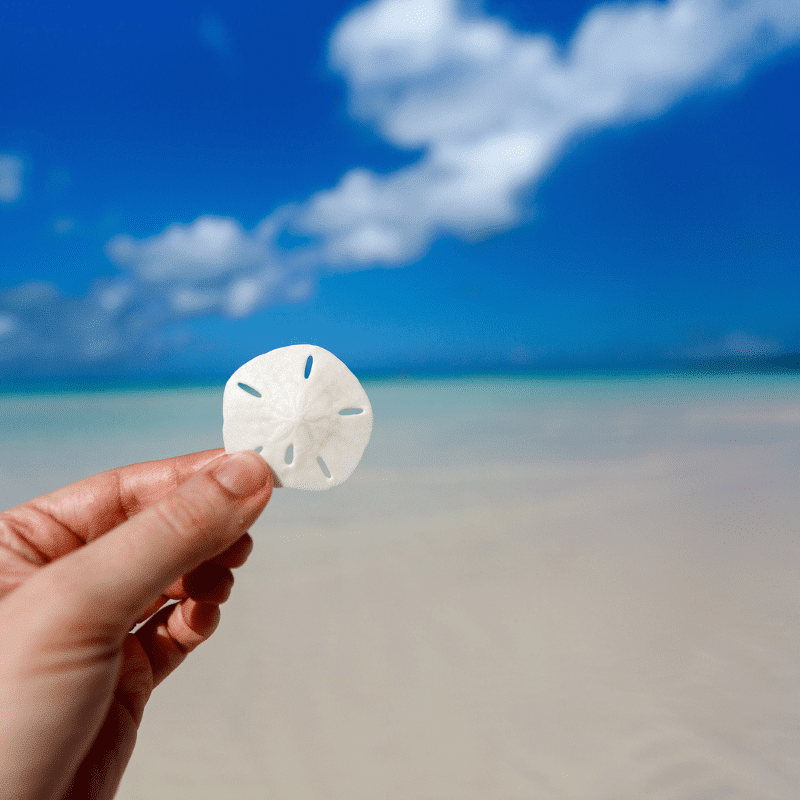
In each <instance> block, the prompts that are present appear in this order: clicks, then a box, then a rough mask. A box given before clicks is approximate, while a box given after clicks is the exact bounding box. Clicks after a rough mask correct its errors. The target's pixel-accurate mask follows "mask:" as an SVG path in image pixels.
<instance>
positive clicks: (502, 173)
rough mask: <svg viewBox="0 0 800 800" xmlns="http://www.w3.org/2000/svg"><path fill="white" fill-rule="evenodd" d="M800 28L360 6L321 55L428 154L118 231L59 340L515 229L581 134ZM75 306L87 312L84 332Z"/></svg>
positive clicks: (213, 43) (702, 2) (252, 300)
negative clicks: (114, 268)
mask: <svg viewBox="0 0 800 800" xmlns="http://www.w3.org/2000/svg"><path fill="white" fill-rule="evenodd" d="M209 19H211V18H209ZM201 34H202V36H203V37H204V41H205V42H206V44H208V46H210V47H212V49H214V50H215V51H217V52H218V53H219V54H224V53H225V52H227V51H229V49H230V42H229V39H226V36H227V34H225V31H224V29H223V28H222V27H220V26H218V25H216V23H214V22H213V20H212V21H211V22H209V21H208V20H207V21H206V23H204V27H203V30H202V31H201ZM798 40H800V0H738V2H737V1H735V0H670V2H667V3H652V2H639V3H630V4H612V5H599V6H596V7H595V8H594V9H592V10H590V11H589V12H588V13H587V15H586V16H585V17H584V19H583V20H582V22H581V23H580V25H579V26H578V28H577V30H576V31H575V33H574V35H573V36H572V38H571V39H570V40H569V42H568V43H567V44H566V45H565V46H563V47H562V46H559V45H558V44H557V43H556V42H555V41H554V40H553V39H552V38H550V37H548V36H546V35H543V34H531V33H525V32H520V31H516V30H514V29H512V28H511V27H510V26H509V25H508V24H507V23H506V22H505V21H503V20H501V19H498V18H493V17H489V16H487V15H484V14H481V13H478V12H471V13H467V12H466V11H465V10H464V9H463V8H462V7H461V6H459V5H458V4H457V3H456V2H455V0H376V1H375V2H371V3H368V4H366V5H364V6H361V7H358V8H356V9H355V10H353V11H352V12H350V13H349V14H348V15H347V16H346V17H344V19H342V21H341V22H340V23H339V24H338V25H337V27H336V28H335V30H334V31H333V33H332V36H331V40H330V51H329V59H330V65H331V68H332V69H333V70H335V71H336V72H338V73H339V74H341V75H342V77H343V78H344V80H345V81H346V83H347V86H348V90H349V97H350V100H349V103H350V110H351V113H352V114H353V116H355V117H356V118H358V119H360V120H363V121H365V122H367V123H369V124H371V125H373V126H374V127H375V129H376V130H377V131H378V132H379V133H380V134H381V135H382V136H383V137H384V138H385V139H386V140H387V141H388V142H390V143H391V144H393V145H395V146H397V147H399V148H404V149H411V150H420V151H421V156H420V158H419V159H418V161H417V162H415V163H413V164H412V165H411V166H408V167H406V168H404V169H400V170H397V171H395V172H393V173H390V174H387V175H380V174H377V173H375V172H374V171H372V170H370V169H368V168H364V167H358V168H355V169H352V170H350V171H349V172H347V173H346V174H345V175H344V176H343V177H342V178H341V180H340V181H339V183H338V184H337V185H336V186H335V187H333V188H330V189H325V190H322V191H319V192H317V193H315V194H314V195H312V196H311V197H310V198H309V199H308V200H307V201H306V202H305V203H301V204H299V205H295V206H285V207H283V208H280V209H278V210H277V211H276V212H274V213H273V214H271V215H270V216H269V217H267V218H266V219H265V220H264V221H263V222H262V223H261V224H260V225H259V226H257V227H256V228H255V229H254V230H251V231H247V230H245V229H244V228H243V227H242V226H241V225H240V223H239V222H237V221H236V220H234V219H229V218H224V217H209V216H205V217H200V218H199V219H197V220H195V221H194V222H193V223H191V224H189V225H179V224H173V225H169V226H168V227H167V228H166V229H165V230H164V231H162V232H161V233H158V234H155V235H154V236H151V237H149V238H147V239H142V240H136V239H133V238H131V237H129V236H125V235H120V236H117V237H115V238H114V239H112V240H111V241H110V242H109V243H108V247H107V254H108V256H109V258H110V259H111V260H112V261H114V262H115V263H116V264H117V265H119V266H120V267H122V268H123V270H124V271H125V272H126V277H125V278H124V279H118V280H116V281H111V282H110V283H108V284H107V285H105V286H104V288H98V289H95V290H94V293H93V294H92V295H91V296H90V297H87V298H84V299H83V300H80V301H74V302H73V301H64V300H58V299H52V297H55V296H52V297H51V300H50V301H48V302H51V304H52V306H53V307H56V306H58V304H59V303H63V304H64V308H67V307H71V306H70V305H69V304H70V302H73V305H74V303H75V302H79V303H83V304H84V305H83V306H82V307H81V308H82V309H83V310H82V311H81V312H80V314H77V313H76V316H75V319H74V320H73V321H72V323H71V325H72V327H71V328H70V327H69V326H67V328H68V330H69V331H72V332H71V333H67V334H61V333H55V332H54V334H53V335H56V336H60V337H61V338H62V339H63V341H64V342H65V344H64V347H67V346H68V343H69V342H70V341H71V342H72V344H73V346H74V347H76V348H77V347H78V346H79V345H81V346H82V347H83V349H82V350H81V352H83V353H91V352H100V353H107V352H108V351H109V349H110V348H112V349H113V348H114V347H116V346H117V343H121V344H119V345H118V346H119V347H120V348H124V346H125V344H124V343H125V341H127V339H126V336H125V335H121V334H120V333H119V331H118V330H117V329H116V328H115V326H121V327H120V330H122V331H123V332H128V333H129V332H130V330H129V329H130V326H132V325H133V326H134V327H136V326H137V325H138V326H142V325H144V324H148V323H149V324H152V323H153V322H154V320H156V319H165V320H168V319H179V318H182V317H186V316H192V315H198V314H211V313H216V314H219V313H222V314H227V315H229V316H245V315H248V314H251V313H253V312H254V311H255V310H257V309H260V308H263V307H264V306H266V305H268V304H269V303H274V302H285V301H290V300H292V299H302V298H303V297H306V296H308V294H309V292H310V291H311V287H312V283H313V280H314V276H315V273H316V271H318V270H320V269H354V268H362V269H363V268H371V267H377V266H401V265H403V264H407V263H409V262H411V261H413V260H415V259H418V258H420V257H421V256H422V255H424V254H425V252H426V251H427V250H428V248H429V247H430V246H431V244H432V243H433V241H435V240H436V239H437V238H438V237H440V236H442V235H443V234H452V235H456V236H460V237H462V238H464V239H467V240H474V239H479V238H482V237H486V236H489V235H491V234H493V233H495V232H498V231H502V230H507V229H509V228H512V227H514V226H515V225H517V224H519V223H520V222H521V221H522V220H524V219H525V218H526V216H527V215H528V214H529V210H528V206H527V204H526V200H525V198H526V197H529V196H530V194H531V192H533V191H535V189H536V187H537V186H538V184H539V183H540V182H541V181H542V180H543V178H544V177H545V176H546V175H547V173H548V171H549V170H550V169H551V168H552V167H553V165H554V164H555V163H556V162H557V160H558V159H559V158H561V157H562V156H563V154H564V153H565V152H566V151H567V149H568V148H569V146H570V144H571V143H572V142H573V141H574V140H575V139H576V137H578V136H583V135H586V134H587V133H590V132H592V131H598V130H601V129H604V128H608V127H612V126H618V125H623V124H627V123H630V122H633V121H636V120H642V119H645V118H652V117H656V116H658V115H660V114H662V113H664V112H665V111H666V110H667V109H669V108H670V107H671V106H673V105H675V104H676V103H678V102H679V101H681V100H682V99H684V98H685V97H687V96H689V95H691V94H693V93H696V92H698V91H702V90H707V89H710V88H720V87H726V86H731V85H734V84H736V83H737V82H739V81H741V80H742V78H743V77H744V76H745V75H746V74H747V73H748V71H749V70H751V69H752V68H753V67H754V66H756V65H757V64H759V63H760V62H762V61H764V60H765V59H766V58H768V57H769V56H771V55H773V54H774V53H776V52H778V51H779V50H781V49H782V48H785V47H787V46H789V45H790V44H793V43H794V42H797V41H798ZM0 158H2V157H0ZM5 158H8V157H5ZM8 163H11V164H12V166H11V167H9V166H6V167H5V170H6V171H5V172H3V167H2V164H3V162H2V160H0V187H2V186H3V185H4V184H3V180H4V177H3V176H4V175H9V174H12V173H13V169H16V167H15V166H14V163H15V162H13V163H12V162H8ZM13 174H16V173H13ZM7 180H10V179H7ZM15 185H16V184H13V181H12V182H11V183H9V184H8V186H11V187H12V188H11V189H7V190H6V195H7V196H11V195H12V194H13V192H14V189H13V187H14V186H15ZM0 191H2V190H1V189H0ZM284 231H288V232H290V233H294V234H299V235H302V236H305V237H309V238H310V240H311V244H309V245H306V246H304V247H302V248H299V249H295V250H294V251H291V252H287V251H283V250H281V248H279V247H278V245H277V244H276V240H277V238H278V235H279V234H280V233H282V232H284ZM22 288H24V287H20V290H21V289H22ZM104 292H105V294H104ZM115 293H116V294H115ZM123 294H124V295H125V300H124V303H121V305H118V306H116V307H114V308H112V309H110V310H109V308H106V307H105V306H104V305H103V301H102V297H106V299H107V300H108V298H109V297H111V296H117V295H119V296H122V295H123ZM10 296H11V295H10V294H9V293H8V292H6V293H5V295H2V296H0V337H1V338H0V342H2V343H3V344H6V345H7V348H6V352H7V353H13V352H21V353H32V352H33V350H34V349H36V348H38V352H45V351H46V352H49V351H48V350H47V347H50V348H51V349H52V344H47V342H48V341H49V340H48V334H47V332H46V330H45V327H46V326H45V327H43V323H42V322H41V320H40V324H39V328H37V330H38V331H40V333H39V334H37V335H36V336H29V334H28V333H27V332H28V331H30V330H33V329H34V328H36V325H35V324H34V321H33V318H34V316H35V313H34V312H33V311H31V307H26V308H27V309H28V310H27V311H25V312H21V311H19V309H18V308H15V307H14V304H13V303H12V302H11V301H10V300H9V297H10ZM107 305H109V303H107ZM110 305H113V303H110ZM132 309H133V310H132ZM154 309H156V311H154ZM134 311H135V313H134ZM44 313H49V312H45V311H43V312H42V314H44ZM65 313H66V312H65ZM26 314H27V316H26ZM93 315H94V316H93ZM56 316H57V315H56ZM67 317H69V315H68V314H67ZM79 317H80V318H84V317H85V318H86V319H93V320H94V322H93V323H91V325H89V326H88V327H89V328H91V331H90V333H89V334H87V333H86V330H87V325H86V324H84V323H82V322H80V323H79V321H78V318H79ZM69 319H72V318H71V317H69ZM48 324H49V323H48ZM125 326H128V327H127V328H126V327H125ZM48 330H49V328H48ZM92 342H94V344H92ZM98 342H100V343H103V344H102V346H101V345H100V344H98ZM15 343H16V344H15ZM36 343H38V344H36ZM32 348H33V349H32ZM87 357H88V356H87Z"/></svg>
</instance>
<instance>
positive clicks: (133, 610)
mask: <svg viewBox="0 0 800 800" xmlns="http://www.w3.org/2000/svg"><path fill="white" fill-rule="evenodd" d="M271 492H272V473H271V470H270V469H269V467H268V466H267V464H266V463H265V462H264V460H263V459H262V458H261V457H260V456H257V455H255V454H254V453H237V454H236V455H224V454H223V451H221V450H210V451H207V452H204V453H195V454H193V455H187V456H181V457H178V458H171V459H166V460H164V461H152V462H149V463H145V464H135V465H133V466H130V467H121V468H119V469H115V470H111V471H109V472H103V473H100V474H99V475H95V476H94V477H91V478H87V479H86V480H83V481H80V482H79V483H75V484H72V485H71V486H67V487H65V488H63V489H59V490H57V491H55V492H51V493H50V494H46V495H43V496H42V497H38V498H36V499H35V500H30V501H29V502H27V503H23V504H22V505H20V506H17V507H16V508H12V509H10V510H9V511H6V512H4V513H2V514H0V798H2V800H8V798H14V800H34V798H35V800H59V799H60V798H92V800H109V799H110V798H112V797H113V796H114V793H115V792H116V790H117V787H118V785H119V781H120V779H121V777H122V773H123V772H124V770H125V767H126V765H127V763H128V761H129V760H130V757H131V754H132V752H133V746H134V744H135V741H136V730H137V728H138V726H139V723H140V722H141V719H142V714H143V711H144V706H145V704H146V703H147V700H148V698H149V697H150V693H151V691H152V690H153V687H154V686H156V685H158V684H159V683H160V682H161V681H162V680H164V678H165V677H166V676H167V675H169V673H170V672H172V670H174V669H175V668H176V667H177V666H178V665H179V664H180V663H181V662H182V661H183V660H184V659H185V658H186V654H187V653H189V652H190V651H191V650H193V649H194V648H195V647H197V645H199V644H200V643H201V642H204V641H205V640H206V639H208V637H209V636H211V634H212V633H213V632H214V629H215V628H216V627H217V625H218V624H219V616H220V615H219V604H220V603H223V602H225V600H226V599H227V598H228V595H229V594H230V590H231V587H232V585H233V575H232V574H231V571H230V570H231V568H234V567H238V566H241V565H242V564H243V563H244V562H245V560H246V558H247V556H248V555H249V554H250V551H251V549H252V546H253V540H252V539H251V538H250V536H249V534H248V533H247V532H246V531H247V529H248V528H249V526H250V525H252V524H253V522H255V520H256V519H257V518H258V515H259V514H260V513H261V511H262V510H263V508H264V506H265V505H266V504H267V501H268V500H269V497H270V494H271ZM168 600H177V601H178V602H177V603H176V604H170V605H167V606H165V603H167V602H168ZM162 606H165V607H162ZM159 609H160V610H159ZM148 618H149V619H148ZM144 620H148V621H147V622H146V623H145V624H144V625H142V627H141V628H139V629H138V630H137V631H136V632H135V633H130V631H131V629H132V628H133V627H135V625H136V623H137V622H143V621H144Z"/></svg>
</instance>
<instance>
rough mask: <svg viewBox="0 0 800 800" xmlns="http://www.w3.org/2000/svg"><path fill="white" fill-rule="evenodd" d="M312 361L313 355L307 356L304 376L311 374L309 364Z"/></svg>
mask: <svg viewBox="0 0 800 800" xmlns="http://www.w3.org/2000/svg"><path fill="white" fill-rule="evenodd" d="M313 363H314V356H309V357H308V358H307V359H306V373H305V374H306V378H307V377H308V376H309V375H310V374H311V365H312V364H313Z"/></svg>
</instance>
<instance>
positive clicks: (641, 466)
mask: <svg viewBox="0 0 800 800" xmlns="http://www.w3.org/2000/svg"><path fill="white" fill-rule="evenodd" d="M366 388H367V391H368V393H369V395H370V398H371V401H372V405H373V409H374V412H375V427H374V432H373V435H372V440H371V442H370V445H369V447H368V448H367V451H366V453H365V456H364V458H363V460H362V462H361V465H360V466H359V468H358V469H357V470H356V472H355V473H354V475H353V476H352V478H351V479H350V480H349V481H348V482H347V483H345V484H344V485H342V486H340V487H337V488H335V489H333V490H331V491H328V492H300V491H296V490H288V489H282V490H276V491H275V493H274V495H273V498H272V501H271V502H270V505H269V506H268V507H267V509H266V511H265V513H264V514H263V516H262V517H261V519H260V520H259V522H258V523H257V525H256V526H255V527H254V529H253V531H252V533H253V537H254V539H255V544H256V546H255V550H254V552H253V555H252V556H251V557H250V560H249V561H248V563H247V564H246V565H245V566H244V567H243V568H242V569H240V570H238V571H237V577H236V586H235V587H234V591H233V595H232V597H231V599H230V600H229V601H228V603H227V604H225V605H224V606H223V608H222V623H221V625H220V628H219V630H218V631H217V632H216V634H215V635H214V636H213V637H212V639H211V640H210V641H209V642H208V643H206V644H204V645H203V646H202V647H201V648H200V649H198V650H197V651H196V652H195V653H194V654H193V655H192V657H191V658H190V659H188V660H187V662H186V663H185V664H184V665H183V666H182V667H181V668H180V669H179V670H178V671H177V672H176V673H175V674H174V675H173V676H171V677H170V678H169V679H168V680H167V681H165V682H164V683H163V684H162V685H161V686H160V687H158V688H157V689H156V691H155V693H154V695H153V697H152V699H151V701H150V704H149V705H148V708H147V711H146V713H145V718H144V721H143V723H142V727H141V729H140V733H139V741H138V744H137V749H136V752H135V755H134V757H133V760H132V762H131V764H130V766H129V768H128V771H127V773H126V776H125V778H124V779H123V783H122V786H121V789H120V792H119V795H118V797H119V798H121V800H184V798H185V800H205V799H206V798H208V800H211V799H212V798H214V800H217V798H221V797H224V798H237V800H256V798H258V800H263V799H264V798H270V800H273V799H274V800H378V799H380V800H506V799H508V800H512V799H513V800H523V799H524V800H528V799H531V800H534V799H535V800H539V799H540V798H541V799H542V800H641V799H643V798H647V800H778V799H779V798H780V800H793V799H794V798H797V797H798V791H799V790H798V787H800V594H799V593H798V589H800V581H799V580H798V578H799V577H800V558H799V557H800V504H799V501H798V479H799V478H800V474H799V472H800V470H799V469H798V466H799V464H800V380H798V379H796V378H794V379H791V378H765V377H758V376H738V377H728V378H686V379H675V380H673V379H666V378H664V379H656V378H650V379H642V380H638V381H632V380H631V381H610V380H609V381H589V382H586V381H555V380H553V381H533V380H523V379H515V380H510V379H509V380H501V379H493V380H472V381H470V380H463V381H435V380H431V381H418V382H413V381H409V382H405V383H402V382H396V383H382V384H366ZM0 418H1V419H2V421H3V436H4V442H3V448H2V457H1V458H0V502H1V503H2V504H3V506H9V505H13V504H16V503H18V502H21V501H22V500H25V499H27V498H28V497H30V496H34V495H36V494H39V493H41V492H44V491H47V490H49V489H52V488H55V487H56V486H59V485H62V484H65V483H69V482H72V481H74V480H77V479H79V478H81V477H83V476H85V475H88V474H92V473H94V472H97V471H99V470H102V469H106V468H109V467H112V466H116V465H118V464H122V463H130V462H134V461H141V460H148V459H152V458H161V457H165V456H169V455H174V454H177V453H184V452H192V451H195V450H201V449H205V448H208V447H217V446H221V441H222V440H221V425H222V419H221V389H219V390H217V389H214V390H211V389H209V390H202V391H197V392H192V391H188V390H180V391H177V390H176V391H162V392H148V393H140V394H136V393H110V394H106V395H102V394H95V395H89V394H86V395H77V394H76V395H51V396H47V395H29V396H17V397H15V396H6V397H0Z"/></svg>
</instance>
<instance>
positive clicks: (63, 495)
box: [0, 449, 224, 566]
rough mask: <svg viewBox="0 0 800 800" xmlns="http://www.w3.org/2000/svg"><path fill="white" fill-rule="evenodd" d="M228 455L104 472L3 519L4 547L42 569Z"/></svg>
mask: <svg viewBox="0 0 800 800" xmlns="http://www.w3.org/2000/svg"><path fill="white" fill-rule="evenodd" d="M223 453H224V450H221V449H217V450H205V451H203V452H200V453H190V454H189V455H185V456H176V457H174V458H167V459H164V460H162V461H147V462H144V463H142V464H132V465H130V466H127V467H119V468H118V469H112V470H109V471H107V472H101V473H99V474H98V475H93V476H92V477H90V478H86V479H85V480H82V481H78V482H77V483H73V484H71V485H69V486H65V487H64V488H62V489H56V490H55V491H54V492H50V493H49V494H44V495H42V496H41V497H37V498H34V499H33V500H29V501H28V502H27V503H23V504H22V505H19V506H15V507H14V508H10V509H8V510H7V511H4V512H2V513H0V543H2V544H3V545H4V546H5V547H7V548H9V549H10V550H11V551H13V552H15V553H17V554H18V555H19V556H20V557H22V558H24V559H25V560H26V561H28V562H30V563H32V564H35V565H36V566H41V565H42V564H46V563H47V562H48V561H53V560H55V559H56V558H59V557H60V556H63V555H66V554H67V553H70V552H72V551H73V550H75V549H77V548H78V547H80V546H81V545H83V544H84V543H86V542H90V541H93V540H94V539H96V538H97V537H98V536H101V535H102V534H104V533H106V532H107V531H109V530H111V529H112V528H114V527H116V526H117V525H119V524H121V523H122V522H125V520H127V519H128V518H129V517H132V516H134V515H135V514H137V513H138V512H139V511H141V510H142V509H143V508H146V507H147V506H150V505H152V504H154V503H156V502H158V501H159V500H161V498H162V497H164V496H165V495H167V494H169V492H171V491H173V490H174V489H175V488H176V487H177V486H179V485H180V484H182V483H183V482H184V481H186V480H187V479H188V478H190V477H191V476H192V475H194V474H195V473H196V472H198V470H201V469H203V468H204V467H205V466H206V465H207V464H208V463H209V462H210V461H213V460H214V459H216V458H219V457H220V456H221V455H222V454H223Z"/></svg>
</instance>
